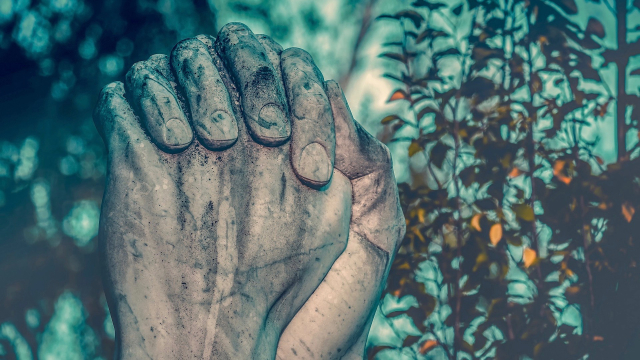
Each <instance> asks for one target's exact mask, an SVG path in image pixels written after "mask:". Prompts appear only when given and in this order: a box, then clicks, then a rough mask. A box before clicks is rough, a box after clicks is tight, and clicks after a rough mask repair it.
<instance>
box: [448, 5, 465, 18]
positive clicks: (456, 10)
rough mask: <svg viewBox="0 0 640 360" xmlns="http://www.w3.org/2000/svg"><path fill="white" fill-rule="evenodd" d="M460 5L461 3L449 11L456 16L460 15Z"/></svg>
mask: <svg viewBox="0 0 640 360" xmlns="http://www.w3.org/2000/svg"><path fill="white" fill-rule="evenodd" d="M462 5H463V4H460V5H458V6H457V7H456V8H455V9H453V10H451V12H452V13H454V14H455V15H456V16H460V14H461V13H462Z"/></svg>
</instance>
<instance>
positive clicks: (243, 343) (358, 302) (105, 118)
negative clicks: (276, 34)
mask: <svg viewBox="0 0 640 360" xmlns="http://www.w3.org/2000/svg"><path fill="white" fill-rule="evenodd" d="M94 120H95V123H96V126H97V128H98V130H99V132H100V134H101V135H102V137H103V139H104V141H105V143H106V145H107V148H108V175H107V184H106V190H105V194H104V200H103V203H102V215H101V219H100V235H99V244H100V252H101V257H102V266H103V272H104V284H105V291H106V294H107V299H108V303H109V308H110V310H111V314H112V317H113V322H114V325H115V329H116V359H119V360H130V359H131V360H139V359H140V360H144V359H153V360H160V359H171V360H174V359H233V360H245V359H246V360H251V359H260V360H262V359H264V360H267V359H282V360H288V359H362V358H363V357H364V351H365V344H366V339H367V334H368V332H369V328H370V326H371V322H372V319H373V316H374V313H375V310H376V308H377V305H378V301H379V298H380V295H381V292H382V290H383V288H384V284H385V282H386V277H387V275H388V272H389V268H390V265H391V262H392V260H393V256H394V254H395V251H396V250H397V247H398V245H399V242H400V240H401V239H402V237H403V235H404V232H405V221H404V217H403V214H402V210H401V208H400V205H399V200H398V192H397V185H396V181H395V178H394V175H393V172H392V164H391V158H390V154H389V151H388V149H387V148H386V146H385V145H383V144H382V143H380V142H379V141H377V140H376V139H375V138H374V137H372V136H371V135H370V134H369V133H367V132H366V131H365V130H364V129H363V128H362V127H361V126H360V125H359V124H358V123H357V122H355V121H354V119H353V117H352V114H351V112H350V110H349V107H348V105H347V103H346V101H345V98H344V95H343V94H342V91H341V89H340V87H339V86H338V84H337V83H336V82H334V81H331V80H329V81H325V80H324V79H323V76H322V73H321V72H320V71H319V70H318V68H317V67H316V65H315V64H314V62H313V59H312V58H311V56H310V55H309V54H308V53H306V52H305V51H303V50H301V49H297V48H290V49H286V50H283V49H282V47H281V46H280V45H278V44H277V43H276V42H274V41H273V40H271V39H270V38H269V37H268V36H264V35H254V34H253V33H252V32H251V30H249V29H248V28H247V27H246V26H245V25H243V24H239V23H230V24H227V25H226V26H224V27H223V28H222V29H221V30H220V32H219V34H218V36H217V38H213V37H210V36H205V35H201V36H197V37H195V38H192V39H187V40H183V41H181V42H180V43H178V44H177V45H176V46H175V48H174V49H173V51H172V52H171V54H170V55H169V56H165V55H154V56H151V57H150V58H149V59H148V60H146V61H142V62H138V63H136V64H134V65H133V67H132V68H131V69H130V70H129V72H128V73H127V76H126V80H125V82H124V84H123V83H120V82H115V83H112V84H109V85H107V86H106V87H105V88H104V89H103V90H102V93H101V95H100V101H99V103H98V105H97V107H96V110H95V114H94Z"/></svg>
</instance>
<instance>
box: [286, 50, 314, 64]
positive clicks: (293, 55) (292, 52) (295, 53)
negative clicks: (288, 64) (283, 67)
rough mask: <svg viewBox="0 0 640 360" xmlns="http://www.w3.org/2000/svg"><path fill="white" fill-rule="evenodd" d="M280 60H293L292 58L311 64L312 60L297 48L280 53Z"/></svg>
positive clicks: (307, 54) (306, 53)
mask: <svg viewBox="0 0 640 360" xmlns="http://www.w3.org/2000/svg"><path fill="white" fill-rule="evenodd" d="M281 56H282V59H283V60H285V59H290V58H291V59H294V58H298V59H302V60H304V61H306V62H313V58H312V57H311V55H310V54H309V53H308V52H306V51H305V50H303V49H300V48H297V47H291V48H288V49H286V50H284V51H283V52H282V55H281Z"/></svg>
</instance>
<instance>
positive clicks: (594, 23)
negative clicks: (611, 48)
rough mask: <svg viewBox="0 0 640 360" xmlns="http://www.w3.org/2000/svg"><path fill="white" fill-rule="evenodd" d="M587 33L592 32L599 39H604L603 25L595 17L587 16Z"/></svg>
mask: <svg viewBox="0 0 640 360" xmlns="http://www.w3.org/2000/svg"><path fill="white" fill-rule="evenodd" d="M587 33H588V34H593V35H595V36H597V37H599V38H600V39H604V36H605V33H604V26H602V23H601V22H600V21H598V20H597V19H595V18H589V22H588V23H587Z"/></svg>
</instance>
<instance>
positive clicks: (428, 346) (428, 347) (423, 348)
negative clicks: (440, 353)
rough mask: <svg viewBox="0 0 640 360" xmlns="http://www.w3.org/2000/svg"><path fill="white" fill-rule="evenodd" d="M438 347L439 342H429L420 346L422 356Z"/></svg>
mask: <svg viewBox="0 0 640 360" xmlns="http://www.w3.org/2000/svg"><path fill="white" fill-rule="evenodd" d="M436 346H438V340H433V339H431V340H427V341H425V342H423V343H422V345H421V346H420V350H419V351H420V354H422V355H424V354H426V353H428V352H429V351H430V350H431V349H433V348H434V347H436Z"/></svg>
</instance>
